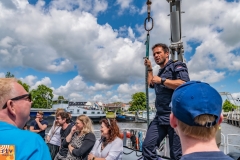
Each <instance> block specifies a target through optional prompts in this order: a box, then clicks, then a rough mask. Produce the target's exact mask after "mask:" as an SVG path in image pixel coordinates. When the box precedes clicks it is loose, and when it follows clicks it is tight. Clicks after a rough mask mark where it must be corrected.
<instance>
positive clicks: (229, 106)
mask: <svg viewBox="0 0 240 160" xmlns="http://www.w3.org/2000/svg"><path fill="white" fill-rule="evenodd" d="M222 108H223V111H224V112H229V111H231V110H232V109H236V108H237V106H236V105H234V104H232V103H231V102H230V101H229V100H227V99H226V100H225V102H224V103H223V107H222Z"/></svg>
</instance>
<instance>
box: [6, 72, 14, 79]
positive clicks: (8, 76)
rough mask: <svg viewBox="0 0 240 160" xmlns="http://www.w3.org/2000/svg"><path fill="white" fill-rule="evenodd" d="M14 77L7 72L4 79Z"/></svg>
mask: <svg viewBox="0 0 240 160" xmlns="http://www.w3.org/2000/svg"><path fill="white" fill-rule="evenodd" d="M13 77H14V75H13V74H11V72H7V73H6V75H5V78H13Z"/></svg>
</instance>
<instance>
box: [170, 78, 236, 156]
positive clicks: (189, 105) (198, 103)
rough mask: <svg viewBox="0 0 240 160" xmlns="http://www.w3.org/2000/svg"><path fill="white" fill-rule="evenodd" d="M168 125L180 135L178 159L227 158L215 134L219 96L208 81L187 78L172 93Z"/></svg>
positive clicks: (219, 119)
mask: <svg viewBox="0 0 240 160" xmlns="http://www.w3.org/2000/svg"><path fill="white" fill-rule="evenodd" d="M171 107H172V113H171V115H170V124H171V126H172V127H173V128H174V129H175V131H176V132H177V134H178V135H179V137H180V140H181V144H182V151H183V156H182V158H181V160H205V159H206V160H207V159H214V160H231V159H232V158H230V157H229V156H227V155H225V154H224V153H223V152H221V151H220V150H219V148H218V147H217V144H216V140H215V135H216V132H217V131H218V128H219V125H220V123H221V122H222V120H223V115H222V114H221V113H222V98H221V96H220V94H219V93H218V92H217V91H216V90H215V89H214V88H212V87H211V86H210V85H209V84H207V83H203V82H200V81H190V82H187V83H185V84H183V85H181V86H180V87H178V88H177V89H176V90H175V91H174V93H173V96H172V103H171Z"/></svg>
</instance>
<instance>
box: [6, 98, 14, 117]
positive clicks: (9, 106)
mask: <svg viewBox="0 0 240 160" xmlns="http://www.w3.org/2000/svg"><path fill="white" fill-rule="evenodd" d="M7 111H8V112H9V114H11V115H12V116H15V115H16V110H15V107H14V103H13V101H12V100H9V101H8V102H7Z"/></svg>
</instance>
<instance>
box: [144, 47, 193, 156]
mask: <svg viewBox="0 0 240 160" xmlns="http://www.w3.org/2000/svg"><path fill="white" fill-rule="evenodd" d="M152 51H153V57H154V60H155V62H156V63H157V64H158V65H159V66H160V68H161V69H160V70H159V72H158V75H156V76H153V70H152V65H151V62H150V61H149V60H148V59H145V62H144V64H145V66H147V68H148V85H149V87H151V88H154V89H155V93H156V100H155V107H156V109H157V113H156V116H155V118H154V119H153V121H152V122H151V124H150V125H149V127H148V131H147V134H146V137H145V140H144V142H143V156H144V159H145V160H157V159H158V156H157V154H156V149H157V148H158V147H159V145H160V142H161V141H162V140H163V139H164V138H165V137H166V135H167V134H168V136H169V145H170V157H171V159H180V158H181V155H182V150H181V144H180V139H179V137H178V135H177V134H176V133H175V131H174V129H173V128H172V127H171V126H170V123H169V115H170V113H171V108H170V107H169V104H170V102H171V98H172V94H173V91H174V89H176V88H177V87H178V86H180V85H182V84H183V83H185V82H187V81H189V80H190V79H189V76H188V69H187V66H186V64H184V63H182V62H180V61H172V60H169V49H168V47H167V45H165V44H161V43H158V44H155V45H154V46H153V47H152Z"/></svg>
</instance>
